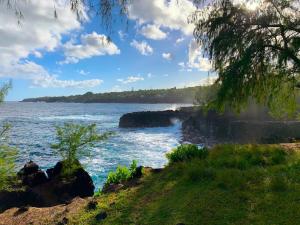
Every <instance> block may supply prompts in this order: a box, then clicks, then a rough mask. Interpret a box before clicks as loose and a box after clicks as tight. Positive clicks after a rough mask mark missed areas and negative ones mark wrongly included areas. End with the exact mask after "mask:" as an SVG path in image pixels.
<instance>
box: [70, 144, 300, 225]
mask: <svg viewBox="0 0 300 225" xmlns="http://www.w3.org/2000/svg"><path fill="white" fill-rule="evenodd" d="M181 155H182V154H181ZM299 156H300V154H299V153H298V152H297V151H285V150H284V149H282V148H281V147H280V146H276V145H274V146H265V145H243V146H241V145H220V146H217V147H215V148H214V149H211V150H209V151H208V152H207V155H206V156H205V157H202V156H201V157H197V156H196V157H188V160H178V161H176V162H175V161H172V163H170V164H169V165H168V166H167V167H166V168H165V169H164V170H163V171H162V172H160V173H151V172H150V171H147V170H145V174H144V176H143V178H142V179H141V184H140V185H138V186H136V187H133V188H130V189H126V190H122V191H119V192H118V193H110V194H103V195H101V196H100V197H98V198H97V201H98V203H99V206H98V208H97V209H96V210H93V211H83V212H81V213H80V214H79V215H78V216H76V217H75V218H71V220H70V224H85V225H86V224H109V225H111V224H114V225H118V224H122V225H124V224H147V225H151V224H153V225H157V224H164V225H175V224H178V223H184V224H187V225H194V224H195V225H196V224H203V225H205V224H209V225H219V224H222V225H226V224H228V225H229V224H230V225H232V224H237V225H238V224H239V225H241V224H243V225H261V224H264V225H275V224H278V225H279V224H285V225H289V224H290V225H294V224H300V214H299V210H300V200H299V196H300V178H299V174H300V160H299ZM176 158H182V157H176ZM183 158H185V159H186V157H183ZM103 211H105V212H107V215H108V217H107V218H106V219H105V220H103V221H100V222H99V221H96V219H95V217H96V215H97V213H99V212H103Z"/></svg>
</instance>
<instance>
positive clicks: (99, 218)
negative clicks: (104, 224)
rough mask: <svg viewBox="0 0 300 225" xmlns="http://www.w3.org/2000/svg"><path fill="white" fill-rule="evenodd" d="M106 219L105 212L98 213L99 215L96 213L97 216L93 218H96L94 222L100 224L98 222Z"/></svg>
mask: <svg viewBox="0 0 300 225" xmlns="http://www.w3.org/2000/svg"><path fill="white" fill-rule="evenodd" d="M106 217H107V213H106V212H100V213H98V214H97V215H96V217H95V218H96V220H97V221H98V222H100V221H102V220H104V219H106Z"/></svg>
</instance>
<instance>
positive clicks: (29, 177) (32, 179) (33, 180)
mask: <svg viewBox="0 0 300 225" xmlns="http://www.w3.org/2000/svg"><path fill="white" fill-rule="evenodd" d="M18 177H19V179H20V180H21V181H22V183H23V185H25V186H29V187H35V186H37V185H40V184H43V183H46V182H47V181H48V178H47V176H46V174H45V172H44V171H42V170H40V169H39V166H38V165H37V164H36V163H34V162H32V161H30V162H28V163H26V164H25V166H24V167H23V168H22V169H21V170H20V171H19V172H18Z"/></svg>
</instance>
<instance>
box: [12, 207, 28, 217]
mask: <svg viewBox="0 0 300 225" xmlns="http://www.w3.org/2000/svg"><path fill="white" fill-rule="evenodd" d="M28 209H29V208H28V207H26V206H22V207H21V208H19V209H18V210H17V211H16V212H15V213H14V216H19V215H21V214H23V213H25V212H27V211H28Z"/></svg>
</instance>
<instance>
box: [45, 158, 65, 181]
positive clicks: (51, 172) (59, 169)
mask: <svg viewBox="0 0 300 225" xmlns="http://www.w3.org/2000/svg"><path fill="white" fill-rule="evenodd" d="M62 168H63V164H62V162H58V163H56V165H55V166H54V167H53V168H50V169H47V170H46V172H47V175H48V178H49V179H52V178H54V177H56V176H59V175H60V174H61V172H62Z"/></svg>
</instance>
